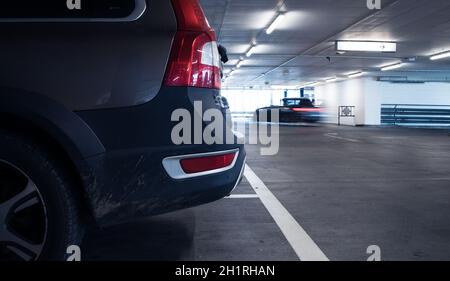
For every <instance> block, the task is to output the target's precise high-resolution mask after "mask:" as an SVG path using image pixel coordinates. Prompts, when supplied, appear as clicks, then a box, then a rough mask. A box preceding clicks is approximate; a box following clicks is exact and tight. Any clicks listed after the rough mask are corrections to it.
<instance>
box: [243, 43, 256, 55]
mask: <svg viewBox="0 0 450 281" xmlns="http://www.w3.org/2000/svg"><path fill="white" fill-rule="evenodd" d="M255 50H256V44H253V45H252V46H251V47H250V49H248V51H247V53H246V54H245V55H246V56H247V57H250V56H251V55H253V54H254V53H255Z"/></svg>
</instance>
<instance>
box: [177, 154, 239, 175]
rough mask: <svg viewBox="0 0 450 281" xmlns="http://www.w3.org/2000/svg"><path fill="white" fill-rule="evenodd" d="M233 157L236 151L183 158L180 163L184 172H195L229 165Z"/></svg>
mask: <svg viewBox="0 0 450 281" xmlns="http://www.w3.org/2000/svg"><path fill="white" fill-rule="evenodd" d="M235 157H236V152H234V153H228V154H224V155H217V156H207V157H200V158H190V159H183V160H181V161H180V164H181V168H182V169H183V171H184V172H185V173H186V174H195V173H201V172H205V171H212V170H218V169H222V168H225V167H228V166H231V165H232V164H233V161H234V159H235Z"/></svg>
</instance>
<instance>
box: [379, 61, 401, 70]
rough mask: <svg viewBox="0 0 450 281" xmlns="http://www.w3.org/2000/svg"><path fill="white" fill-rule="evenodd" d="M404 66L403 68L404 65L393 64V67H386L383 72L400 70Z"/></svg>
mask: <svg viewBox="0 0 450 281" xmlns="http://www.w3.org/2000/svg"><path fill="white" fill-rule="evenodd" d="M402 66H403V63H396V64H392V65H387V66H385V67H382V68H381V71H389V70H394V69H398V68H400V67H402Z"/></svg>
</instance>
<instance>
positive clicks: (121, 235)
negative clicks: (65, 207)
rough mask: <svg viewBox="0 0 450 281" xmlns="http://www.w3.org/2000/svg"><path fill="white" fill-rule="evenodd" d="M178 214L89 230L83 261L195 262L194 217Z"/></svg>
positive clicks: (187, 214)
mask: <svg viewBox="0 0 450 281" xmlns="http://www.w3.org/2000/svg"><path fill="white" fill-rule="evenodd" d="M176 214H177V215H164V216H158V217H153V218H149V219H146V220H141V221H138V222H133V223H127V224H122V225H119V226H114V227H108V228H105V229H101V230H99V229H97V230H90V231H89V232H88V233H87V234H86V237H85V239H84V242H83V246H82V251H83V260H88V261H94V260H106V261H108V260H109V261H114V260H125V261H128V260H131V261H139V260H146V261H173V260H186V259H187V260H193V259H194V254H193V239H194V231H195V216H194V214H193V213H192V212H189V211H184V212H183V213H181V216H180V212H179V213H176Z"/></svg>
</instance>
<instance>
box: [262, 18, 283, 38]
mask: <svg viewBox="0 0 450 281" xmlns="http://www.w3.org/2000/svg"><path fill="white" fill-rule="evenodd" d="M284 18H285V15H284V14H279V15H278V16H277V18H276V19H275V20H274V21H273V22H272V23H271V24H270V26H269V27H268V28H267V30H266V34H272V32H273V31H274V30H275V29H277V27H278V25H280V23H281V22H282V21H283V20H284Z"/></svg>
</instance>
